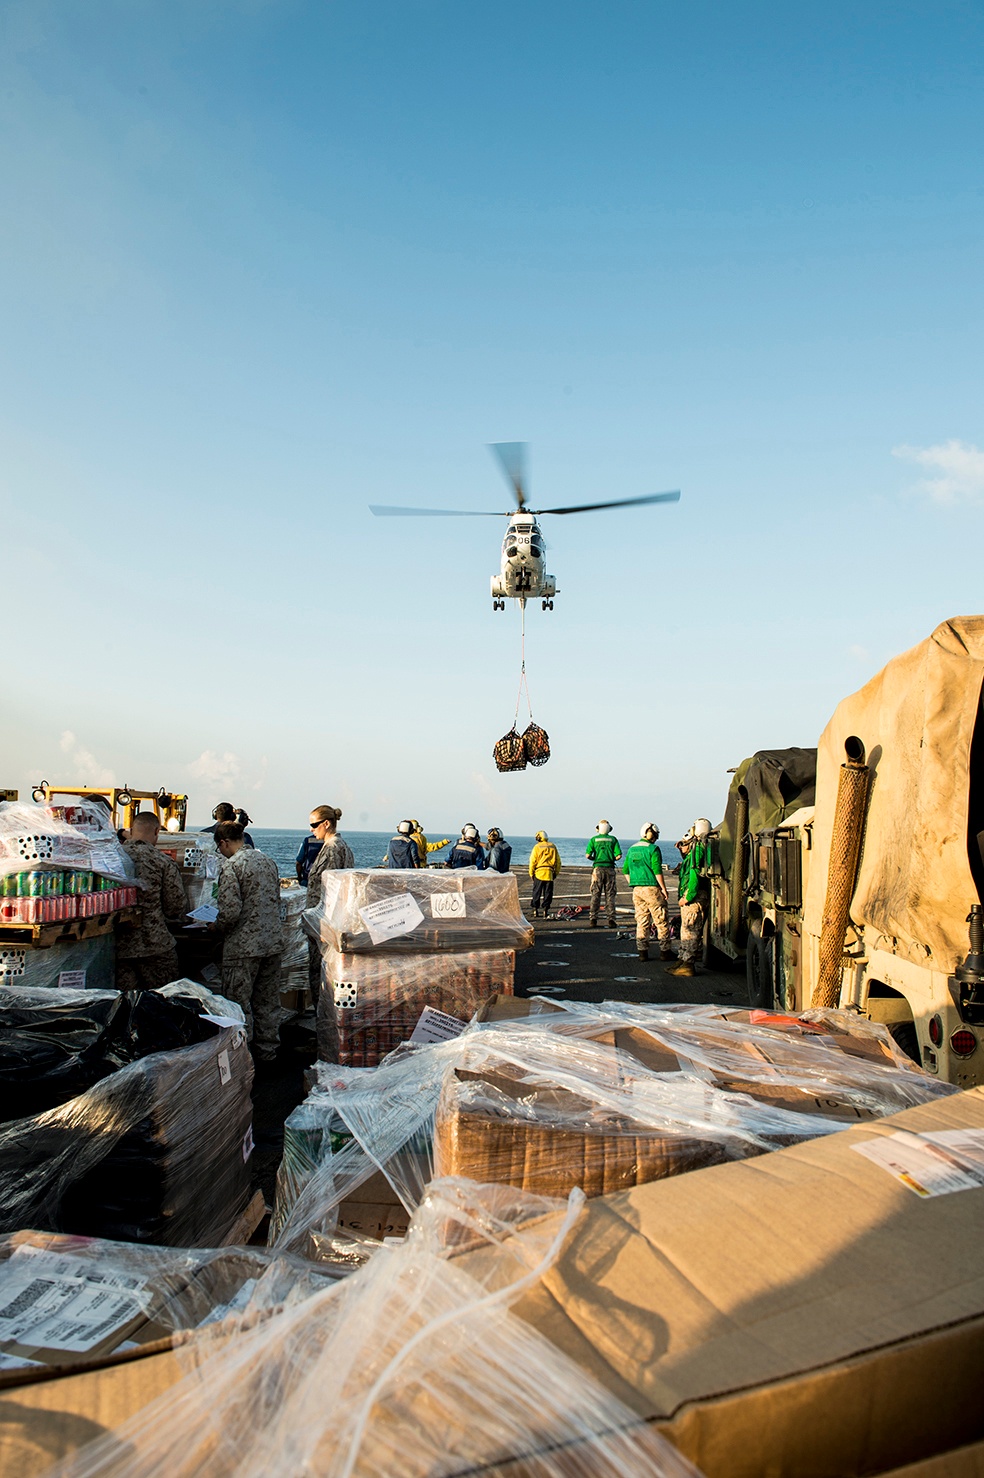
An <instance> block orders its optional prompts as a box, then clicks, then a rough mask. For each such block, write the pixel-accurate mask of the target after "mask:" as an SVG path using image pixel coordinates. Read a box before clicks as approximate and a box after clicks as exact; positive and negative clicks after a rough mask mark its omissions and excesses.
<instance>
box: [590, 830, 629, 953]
mask: <svg viewBox="0 0 984 1478" xmlns="http://www.w3.org/2000/svg"><path fill="white" fill-rule="evenodd" d="M584 855H585V857H587V859H588V861H589V862H590V863H591V902H590V912H589V916H588V922H589V923H590V925H591V928H592V929H597V927H598V914H599V913H600V912H601V908H602V905H603V904H604V906H605V907H606V908H607V910H608V927H609V929H614V928H615V864H616V862H618V861H619V860H620V859H621V856H622V848H621V847H620V846H619V844H618V838H617V837H614V836H612V824H611V822H610V821H599V822H598V825H597V827H596V829H595V834H594V836H593V837H592V838H591V840H590V842H589V843H588V846H587V850H586V852H585V854H584Z"/></svg>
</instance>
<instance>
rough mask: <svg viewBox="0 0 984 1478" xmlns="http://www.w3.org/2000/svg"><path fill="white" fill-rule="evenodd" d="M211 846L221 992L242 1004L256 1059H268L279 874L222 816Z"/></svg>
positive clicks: (276, 1010)
mask: <svg viewBox="0 0 984 1478" xmlns="http://www.w3.org/2000/svg"><path fill="white" fill-rule="evenodd" d="M215 845H216V848H217V849H218V851H219V852H220V853H221V854H222V856H223V857H224V858H225V859H226V860H225V863H224V864H223V866H222V870H221V871H220V873H219V916H218V918H217V919H216V921H215V925H214V927H215V928H216V929H218V930H219V931H220V932H221V933H222V934H224V936H225V938H224V941H223V945H222V994H223V995H224V996H226V997H227V998H228V999H229V1000H230V1001H235V1002H236V1004H237V1005H239V1006H241V1007H242V1008H243V1013H244V1014H245V1017H246V1034H247V1036H248V1037H249V1039H250V1041H251V1043H252V1048H253V1057H254V1058H255V1059H256V1061H257V1062H272V1061H273V1059H274V1057H275V1056H276V1053H277V1047H278V1045H279V1032H280V961H281V956H282V954H283V947H284V943H283V927H282V925H281V921H280V873H279V871H278V870H277V864H276V863H275V862H274V860H273V858H272V857H267V856H266V854H265V853H264V852H260V851H258V850H255V849H252V848H249V847H246V846H244V845H243V828H242V827H241V826H240V825H239V823H238V822H236V821H222V822H220V823H219V825H218V826H217V827H216V828H215Z"/></svg>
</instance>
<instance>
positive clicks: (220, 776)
mask: <svg viewBox="0 0 984 1478" xmlns="http://www.w3.org/2000/svg"><path fill="white" fill-rule="evenodd" d="M241 770H242V765H241V763H240V759H239V756H238V754H233V753H232V752H231V751H230V750H228V749H227V750H226V751H225V753H224V754H219V752H218V750H215V749H205V750H203V751H202V753H201V754H200V755H199V756H198V758H197V759H196V760H192V762H191V764H190V765H189V766H188V773H189V775H192V776H194V778H195V779H196V780H201V781H204V783H205V784H206V785H207V786H208V787H209V789H210V790H214V789H216V788H218V789H220V790H221V789H222V787H223V786H229V785H232V783H233V781H234V780H238V779H239V775H240V773H241Z"/></svg>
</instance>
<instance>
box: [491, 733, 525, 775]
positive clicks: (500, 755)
mask: <svg viewBox="0 0 984 1478" xmlns="http://www.w3.org/2000/svg"><path fill="white" fill-rule="evenodd" d="M492 758H493V759H494V760H495V767H496V769H497V770H501V771H503V772H505V771H507V770H525V769H526V746H525V744H524V742H523V737H522V735H521V734H518V733H517V732H516V726H515V724H514V725H513V727H512V728H511V729H510V730H509V733H508V734H504V735H503V736H502V738H501V739H500V740H499V741H498V742H497V743H496V745H495V747H494V749H493V750H492Z"/></svg>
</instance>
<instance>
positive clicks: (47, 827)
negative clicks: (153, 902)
mask: <svg viewBox="0 0 984 1478" xmlns="http://www.w3.org/2000/svg"><path fill="white" fill-rule="evenodd" d="M138 900H139V893H138V886H137V884H136V882H135V881H134V874H133V864H132V862H131V861H130V859H129V857H127V855H126V853H125V852H124V850H123V848H122V847H121V846H120V843H119V840H118V839H117V836H116V833H115V831H114V830H113V825H112V818H111V815H110V812H109V810H108V809H107V807H105V806H103V805H100V804H99V802H98V801H78V802H76V803H75V804H73V805H70V806H37V805H30V804H28V803H26V802H13V801H4V802H2V803H0V924H3V923H6V924H44V923H61V922H67V921H70V920H72V919H85V918H93V917H95V916H97V915H99V914H106V913H112V912H114V911H115V910H116V909H120V908H127V907H130V906H132V905H133V904H135V903H137V902H138Z"/></svg>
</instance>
